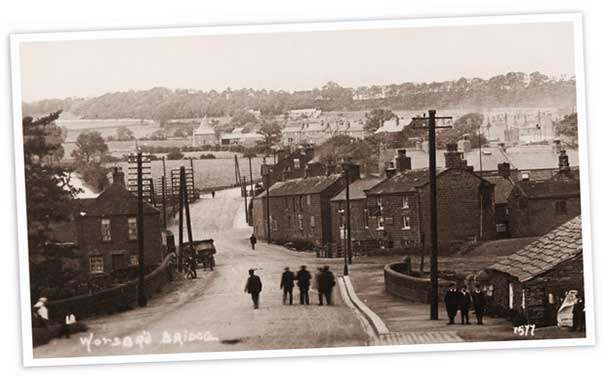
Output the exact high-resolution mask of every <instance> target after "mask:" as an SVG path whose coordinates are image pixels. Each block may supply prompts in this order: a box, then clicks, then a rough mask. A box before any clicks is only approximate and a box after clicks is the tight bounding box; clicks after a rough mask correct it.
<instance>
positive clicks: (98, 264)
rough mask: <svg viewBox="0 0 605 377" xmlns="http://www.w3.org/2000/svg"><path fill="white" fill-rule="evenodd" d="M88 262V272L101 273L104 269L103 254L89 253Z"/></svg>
mask: <svg viewBox="0 0 605 377" xmlns="http://www.w3.org/2000/svg"><path fill="white" fill-rule="evenodd" d="M89 263H90V273H92V274H102V273H103V270H104V268H103V267H104V266H103V256H102V255H91V256H90V259H89Z"/></svg>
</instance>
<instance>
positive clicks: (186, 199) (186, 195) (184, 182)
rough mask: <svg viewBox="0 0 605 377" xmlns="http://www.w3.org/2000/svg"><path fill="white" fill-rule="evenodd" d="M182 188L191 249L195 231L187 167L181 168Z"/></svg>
mask: <svg viewBox="0 0 605 377" xmlns="http://www.w3.org/2000/svg"><path fill="white" fill-rule="evenodd" d="M181 187H182V188H183V203H184V205H185V222H186V224H187V239H188V240H189V247H191V246H192V243H193V231H192V229H191V215H190V214H189V193H188V192H187V177H186V175H185V167H184V166H181Z"/></svg>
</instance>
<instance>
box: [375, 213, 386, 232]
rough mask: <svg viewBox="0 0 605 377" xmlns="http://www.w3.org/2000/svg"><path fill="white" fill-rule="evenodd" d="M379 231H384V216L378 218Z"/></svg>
mask: <svg viewBox="0 0 605 377" xmlns="http://www.w3.org/2000/svg"><path fill="white" fill-rule="evenodd" d="M376 229H377V230H383V229H384V217H382V216H378V226H377V227H376Z"/></svg>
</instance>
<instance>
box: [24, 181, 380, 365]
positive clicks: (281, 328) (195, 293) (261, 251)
mask: <svg viewBox="0 0 605 377" xmlns="http://www.w3.org/2000/svg"><path fill="white" fill-rule="evenodd" d="M190 212H191V218H192V219H191V220H192V228H193V236H194V238H195V239H203V238H213V239H214V240H215V245H216V248H217V254H216V268H215V270H214V271H203V270H202V269H199V270H198V277H199V278H198V279H194V280H184V279H180V280H177V281H175V282H173V283H171V284H169V285H168V286H167V287H165V289H164V291H163V292H162V293H161V294H160V295H158V296H156V297H154V298H152V299H151V300H150V302H149V304H148V306H147V307H145V308H138V309H134V310H131V311H127V312H123V313H119V314H116V315H111V316H103V317H98V318H93V319H90V320H86V324H87V325H88V326H89V331H88V332H87V333H80V334H74V335H72V337H71V338H70V339H54V340H53V341H52V342H51V343H49V344H46V345H43V346H40V347H36V348H35V349H34V357H36V358H42V357H70V356H102V355H128V354H155V353H177V352H215V351H246V350H267V349H296V348H322V347H348V346H361V345H367V344H368V342H369V339H368V334H367V333H366V331H365V330H364V328H363V327H362V325H361V322H360V321H359V318H358V316H357V314H356V313H355V311H353V310H352V309H351V308H350V307H348V306H347V305H345V304H344V303H343V301H342V299H341V297H340V292H339V291H338V288H336V291H335V292H334V294H333V297H334V305H332V306H318V305H317V295H316V294H314V292H311V305H308V306H302V305H298V304H296V302H295V305H292V306H289V305H283V304H282V297H281V291H280V289H279V281H280V277H281V273H282V271H283V268H284V267H285V266H290V268H291V269H293V270H296V269H297V268H298V267H299V266H300V265H302V264H305V265H307V267H308V269H309V270H310V271H312V272H314V271H315V270H316V267H319V266H323V265H325V264H330V265H332V266H333V267H332V268H333V270H334V271H335V273H337V272H338V271H337V268H339V265H340V261H334V260H327V259H319V258H316V256H315V254H313V253H304V252H296V251H289V250H286V249H284V248H282V247H279V246H273V245H267V244H264V243H258V244H257V247H256V250H254V251H253V250H251V248H250V246H249V243H248V237H249V236H250V234H251V228H249V227H248V226H247V225H246V224H245V223H244V222H242V221H241V219H240V218H243V217H244V205H243V199H242V198H241V197H240V196H239V189H232V190H224V191H219V192H217V193H216V197H215V198H214V199H213V198H211V197H210V196H209V195H208V196H203V197H202V198H201V199H200V200H199V201H197V202H196V203H194V204H193V205H191V208H190ZM172 230H173V231H176V226H173V227H172ZM175 234H177V233H176V232H175ZM185 237H186V232H185ZM177 241H178V240H177ZM249 268H255V269H257V275H259V276H260V277H261V279H262V282H263V291H262V293H261V298H260V309H258V310H254V309H253V307H252V301H251V299H250V296H249V295H248V294H245V293H244V286H245V282H246V279H247V276H248V269H249ZM297 299H298V294H297V292H296V288H295V300H297Z"/></svg>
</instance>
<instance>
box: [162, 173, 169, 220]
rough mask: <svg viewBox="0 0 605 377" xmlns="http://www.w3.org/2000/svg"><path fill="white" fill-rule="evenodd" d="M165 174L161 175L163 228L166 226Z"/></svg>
mask: <svg viewBox="0 0 605 377" xmlns="http://www.w3.org/2000/svg"><path fill="white" fill-rule="evenodd" d="M166 209H167V208H166V176H165V175H163V176H162V220H164V229H166V228H167V227H168V223H167V221H166Z"/></svg>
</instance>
